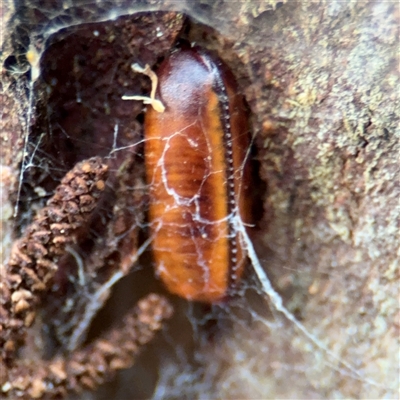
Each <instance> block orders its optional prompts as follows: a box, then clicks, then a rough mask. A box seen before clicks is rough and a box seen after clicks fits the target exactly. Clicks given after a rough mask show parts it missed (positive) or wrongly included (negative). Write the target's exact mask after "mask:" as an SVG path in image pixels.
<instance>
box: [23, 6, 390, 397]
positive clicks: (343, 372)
mask: <svg viewBox="0 0 400 400" xmlns="http://www.w3.org/2000/svg"><path fill="white" fill-rule="evenodd" d="M188 7H189V8H188ZM155 8H157V6H148V5H143V6H142V7H139V6H126V5H124V6H119V5H118V4H116V3H114V5H113V6H110V5H109V6H104V5H103V6H102V7H99V8H98V9H96V8H95V6H93V9H91V10H90V11H91V12H90V13H89V12H88V13H85V15H84V16H83V17H78V16H77V15H76V14H75V12H76V11H77V10H78V9H81V8H79V4H78V3H76V7H71V9H70V10H69V11H70V15H68V9H66V10H65V11H64V15H62V14H58V12H57V11H56V10H54V11H53V12H50V11H48V12H47V23H45V24H39V25H38V27H37V30H36V31H33V32H31V33H30V40H31V45H30V46H29V47H28V49H27V50H28V54H27V57H26V58H27V60H28V62H29V64H30V67H31V80H30V82H29V83H28V85H27V87H26V89H27V93H28V96H27V100H26V104H27V107H26V112H25V116H24V118H25V129H24V146H23V162H22V168H21V175H20V177H19V186H18V193H17V203H16V204H17V206H16V207H17V208H16V210H15V213H16V214H18V213H19V212H21V210H19V209H18V205H19V204H20V203H21V200H24V199H25V197H23V196H27V195H25V194H24V193H25V192H24V185H26V182H27V181H29V180H30V179H31V180H37V179H38V176H39V177H40V182H41V183H40V184H39V185H37V186H36V187H35V188H34V192H32V191H31V192H29V190H28V192H29V193H31V194H30V198H29V201H30V204H31V207H30V208H31V209H34V208H35V207H39V206H40V204H43V200H42V201H38V198H37V197H36V198H35V197H34V196H33V194H32V193H36V195H37V196H38V197H43V198H46V197H48V196H49V195H50V193H51V191H52V189H54V185H55V182H56V181H57V179H58V177H59V176H62V175H63V174H65V173H66V172H67V171H68V170H69V168H70V167H71V166H72V165H73V164H74V163H75V162H76V161H77V160H78V159H81V158H85V157H88V156H89V155H91V154H92V153H93V152H97V153H98V152H100V153H101V155H102V156H103V157H105V158H109V159H110V160H111V161H110V162H111V165H112V166H113V168H114V172H115V174H116V176H117V175H118V174H117V172H118V171H119V170H120V168H121V165H122V164H123V163H124V161H126V159H127V158H126V157H128V159H130V160H132V159H134V160H135V161H138V159H139V160H140V157H141V155H140V151H141V150H142V148H143V139H141V136H140V135H141V122H142V121H141V118H142V117H141V116H140V115H141V110H142V105H141V104H139V103H138V102H126V103H125V105H120V103H118V101H117V100H115V99H117V98H118V99H121V97H122V96H121V95H123V94H126V93H127V92H128V91H129V89H130V88H132V87H134V90H133V91H135V90H137V88H140V90H141V92H142V93H141V94H143V93H144V94H145V93H146V92H148V89H149V88H148V87H147V86H146V83H144V85H145V86H144V87H143V83H141V82H142V81H140V79H141V78H138V77H137V78H136V79H137V81H136V86H134V85H133V86H131V85H129V87H127V86H126V85H125V84H126V80H125V78H126V76H127V75H128V73H129V72H128V71H130V68H129V67H130V62H131V61H132V60H131V59H126V60H125V62H124V63H119V64H117V65H115V66H114V67H113V68H111V69H110V68H109V65H107V66H106V67H105V69H104V70H105V71H106V74H105V77H104V82H102V84H100V85H99V88H103V87H104V85H105V82H107V84H109V85H110V87H112V86H114V85H115V83H116V82H118V79H120V78H121V77H122V78H123V79H122V81H123V83H122V84H119V89H118V91H117V92H115V94H111V89H110V91H109V92H107V94H106V95H104V97H102V98H100V100H99V101H101V103H102V105H101V106H98V105H94V104H93V103H92V102H91V96H92V95H93V92H92V91H90V90H87V85H88V82H87V81H86V80H85V78H84V73H85V72H86V71H87V70H85V65H84V64H85V60H84V59H83V58H82V57H81V56H82V54H83V53H82V51H81V54H78V53H79V50H77V51H76V53H77V54H76V55H75V56H74V62H73V66H72V70H73V71H74V73H73V74H71V75H70V76H69V78H68V79H66V80H65V81H63V82H53V81H52V79H55V80H56V81H57V79H59V75H57V74H53V75H52V72H49V71H51V69H52V68H53V70H56V71H57V69H59V70H60V71H63V69H62V67H61V66H60V64H61V63H62V61H63V60H65V58H63V56H62V53H61V50H60V49H62V46H61V45H60V43H64V44H65V43H68V41H69V40H70V36H72V35H78V36H79V35H81V39H80V40H82V41H84V40H85V35H86V34H87V32H88V30H90V31H91V32H92V35H93V38H94V39H96V38H102V35H103V36H104V35H105V34H106V33H105V31H103V30H102V29H100V28H101V25H96V26H95V25H93V26H90V28H89V29H88V27H87V25H84V23H88V22H93V23H94V22H95V23H96V24H98V23H100V22H101V21H104V23H106V24H113V23H115V20H117V17H119V16H121V15H130V14H136V13H137V12H138V11H152V10H153V9H155ZM174 10H176V11H179V10H185V11H186V12H188V13H189V15H191V16H192V17H194V18H196V19H197V20H198V21H203V20H204V19H205V18H204V16H203V13H202V11H201V9H197V8H196V7H195V6H193V8H192V10H191V11H190V6H189V5H187V4H183V2H182V4H180V5H176V4H175V6H174ZM67 21H69V22H67ZM113 21H114V22H113ZM218 22H220V21H218ZM82 26H84V28H83V29H81V28H82ZM98 26H99V27H100V28H99V29H98ZM211 26H212V27H213V28H218V29H219V31H220V32H223V33H225V34H227V32H228V28H227V27H226V25H223V26H217V22H216V21H213V22H212V23H211ZM65 28H71V30H70V31H68V30H67V29H65ZM60 31H61V32H60ZM57 32H60V33H59V34H58V36H57V38H56V39H54V37H51V35H52V34H54V33H57ZM77 32H78V33H77ZM158 32H161V33H162V29H161V30H159V31H158ZM38 38H40V40H39V39H38ZM49 38H50V39H51V40H50V39H49ZM47 40H49V41H48V42H47ZM74 40H76V39H74ZM71 42H73V40H71ZM69 51H70V52H72V50H71V49H70V50H69ZM70 54H72V53H70ZM57 57H58V58H59V60H57ZM85 57H88V58H89V57H95V55H94V54H92V53H90V52H88V54H86V55H85ZM99 60H100V61H101V57H100V58H99V59H98V60H97V61H96V62H98V61H99ZM50 63H53V65H52V67H51V68H50V67H49V65H50ZM119 68H122V69H124V71H125V75H121V74H119V72H118V69H119ZM22 71H23V68H22ZM99 75H100V74H99ZM41 79H42V81H41ZM97 79H99V77H97ZM43 82H44V83H43ZM139 82H140V83H139ZM119 83H120V82H119ZM60 85H64V86H66V85H71V86H72V87H73V90H72V91H69V92H68V93H71V92H74V96H73V97H72V98H68V102H69V103H68V104H71V108H70V109H71V110H73V112H76V105H82V106H83V108H84V109H85V110H84V112H80V113H78V114H76V115H74V120H76V123H77V124H79V123H83V124H85V122H83V121H84V118H85V117H87V119H88V120H89V121H90V123H91V124H95V123H94V122H93V121H94V120H95V119H96V118H99V119H100V122H98V125H96V126H95V128H94V129H93V127H92V129H93V130H95V129H98V128H99V125H100V124H101V121H104V119H103V117H102V116H101V115H104V113H105V114H107V113H108V112H109V110H111V109H112V108H113V107H117V103H118V107H120V114H118V115H112V117H111V118H110V122H108V123H107V124H106V125H105V126H104V129H103V128H102V129H99V130H100V131H101V135H100V134H97V136H96V137H95V139H93V136H91V134H90V133H88V134H85V135H83V136H80V133H81V132H83V131H84V129H79V130H76V131H74V132H72V131H71V130H68V129H67V128H66V127H68V128H71V127H72V126H73V125H72V124H71V122H70V121H68V123H67V122H65V121H66V120H64V121H63V122H60V120H59V119H58V117H59V115H60V112H59V108H58V107H64V108H63V110H65V104H62V105H60V103H57V100H55V98H56V96H58V94H59V93H58V91H59V90H60ZM49 87H51V90H48V91H52V93H50V94H48V93H47V94H46V88H47V89H48V88H49ZM68 93H67V95H66V94H65V93H61V95H64V96H67V97H68ZM135 94H136V93H135ZM43 99H44V100H46V101H43ZM46 102H47V104H46ZM127 103H128V104H129V105H128V104H127ZM133 103H135V104H133ZM49 104H50V106H49ZM129 108H132V109H133V110H134V111H133V114H135V115H137V117H135V119H134V121H133V122H131V124H127V123H126V118H127V115H128V113H129V112H130V111H128V109H129ZM38 115H42V116H44V117H43V118H38V117H37V116H38ZM99 116H100V117H99ZM37 120H39V123H38V122H37ZM38 125H39V128H37V127H38ZM44 125H46V129H44ZM32 126H34V129H33V130H32ZM88 130H90V127H89V128H88ZM44 131H45V133H43V132H44ZM32 132H33V134H32ZM104 132H105V133H106V134H107V137H108V138H107V139H106V140H103V138H102V135H103V133H104ZM131 132H135V133H134V134H132V133H131ZM49 138H50V140H56V141H59V143H57V144H56V145H52V144H50V145H49ZM132 138H133V141H132V140H131V139H132ZM93 140H95V141H98V142H97V143H95V144H93ZM60 143H61V144H60ZM71 144H72V149H73V150H72V151H75V152H77V154H76V155H75V156H72V157H70V156H69V149H68V146H69V145H71ZM59 153H61V154H63V155H62V156H61V158H59V157H58V154H59ZM120 154H124V156H123V157H122V158H119V155H120ZM67 155H68V156H67ZM249 156H251V155H250V154H249ZM113 160H114V163H113ZM31 170H32V171H33V172H32V175H30V171H31ZM138 171H139V172H140V171H141V170H140V169H139V170H138ZM138 171H134V174H139V172H138ZM52 174H54V175H55V177H56V178H55V179H54V181H55V182H54V181H53V180H51V179H49V178H48V176H49V175H52ZM141 184H143V182H142V181H141V180H140V177H139V179H138V180H137V181H136V186H135V184H133V183H132V188H131V193H134V192H137V191H138V192H140V190H144V192H145V191H146V190H147V189H148V187H146V186H142V187H140V185H141ZM143 185H144V184H143ZM144 198H145V197H144ZM139 203H140V204H141V205H142V206H143V207H144V208H146V202H145V201H144V200H141V201H140V202H139ZM26 209H27V208H26V207H25V208H24V211H26ZM104 210H106V211H107V212H110V209H107V208H106V207H105V206H104ZM144 211H146V210H144ZM135 212H136V210H131V213H130V215H133V214H134V213H135ZM138 212H141V213H143V210H139V211H138ZM26 218H28V217H26ZM234 225H235V229H236V231H238V232H240V234H241V239H242V241H243V244H244V248H245V249H246V251H247V254H248V257H249V260H250V261H249V266H248V268H247V270H246V276H245V277H244V279H243V282H242V283H241V285H240V286H239V287H238V288H237V293H235V296H233V299H232V300H231V301H230V302H229V303H226V304H223V305H213V306H210V307H206V306H202V305H199V304H192V303H190V302H186V301H184V300H180V299H175V298H172V301H173V302H174V306H175V317H174V320H173V321H172V322H171V325H169V326H167V327H166V329H165V330H164V332H163V333H162V335H161V336H162V337H161V338H160V339H159V340H158V342H157V343H155V344H154V346H153V348H150V349H149V350H148V351H147V352H146V353H144V356H143V357H142V358H141V359H139V367H136V368H134V369H133V370H131V371H125V372H123V373H122V374H121V376H120V377H119V378H118V379H119V381H118V382H117V384H114V386H109V387H107V388H105V389H104V391H103V392H102V391H100V393H99V394H98V397H94V398H106V397H107V395H110V393H112V394H113V397H114V398H124V396H127V395H128V394H130V395H131V396H132V398H135V397H136V398H140V397H141V396H143V395H144V394H145V395H146V396H149V394H150V395H151V393H153V394H152V397H153V398H154V399H162V398H217V397H218V398H223V397H226V398H265V397H268V396H269V395H270V393H273V394H272V395H271V396H276V397H279V396H280V395H281V396H287V397H288V396H291V397H293V398H296V397H297V398H298V397H313V398H323V397H324V393H325V392H324V391H325V390H326V388H327V387H330V385H331V384H332V382H335V383H336V384H338V385H339V384H340V383H341V382H342V380H345V381H346V380H349V381H350V382H352V383H353V384H355V385H357V384H358V382H363V384H365V385H366V386H367V387H374V388H376V390H377V391H380V390H381V391H382V392H384V391H385V390H388V391H390V388H388V387H387V386H386V385H385V384H381V383H380V382H376V381H374V379H373V378H372V377H371V376H368V375H366V374H364V372H363V368H362V367H361V366H359V365H356V364H354V363H353V362H350V361H349V358H352V357H351V354H347V353H346V350H345V348H344V347H339V348H338V349H336V348H333V347H332V343H334V341H332V338H329V337H325V333H324V329H325V328H326V329H328V328H329V327H328V326H326V327H324V326H318V325H315V326H313V323H306V322H305V323H304V324H303V323H302V322H301V321H300V318H301V317H302V312H301V311H300V312H299V309H298V307H300V308H301V305H302V304H303V302H302V300H297V301H296V300H293V301H292V302H291V300H292V299H293V298H295V295H293V296H288V295H287V294H286V293H284V295H280V294H279V293H278V291H277V290H276V289H274V287H275V285H277V286H278V287H280V288H285V287H286V288H287V287H289V286H291V285H286V284H285V283H282V282H279V275H275V276H274V274H272V276H273V283H271V280H270V279H269V278H268V275H267V273H266V271H267V270H269V268H268V263H269V260H268V258H267V257H262V256H261V257H260V256H259V255H258V253H261V254H262V255H266V254H268V251H265V244H263V242H262V239H260V236H258V237H257V235H256V234H254V233H253V234H252V233H251V229H248V228H246V227H245V226H244V224H243V221H242V220H241V219H240V217H239V216H238V215H236V216H235V218H234ZM135 228H137V229H140V230H142V231H143V232H144V233H145V234H146V233H148V225H147V223H146V222H145V220H143V219H142V218H140V217H139V218H137V220H136V221H135ZM249 232H250V233H249ZM251 236H254V237H255V239H253V238H252V237H251ZM257 246H258V247H259V248H261V251H260V252H259V251H258V249H257ZM263 246H264V249H263ZM150 247H151V236H150V237H147V239H145V240H142V241H141V244H140V246H139V248H138V250H137V251H135V252H134V253H133V254H132V255H131V257H130V259H129V260H130V262H131V263H132V265H134V266H133V270H134V271H135V272H133V273H131V274H130V277H131V278H132V277H133V278H132V279H133V280H136V281H138V280H140V279H141V276H142V278H143V276H144V279H150V278H148V275H149V272H148V271H149V268H150V264H151V260H150V259H149V256H147V257H146V256H145V257H141V258H140V256H141V255H142V254H143V253H146V251H147V250H149V248H150ZM70 251H71V254H72V258H74V259H75V265H77V271H78V278H77V279H76V282H75V283H74V284H75V291H79V289H82V288H83V287H84V286H85V284H86V283H87V279H91V278H92V277H91V276H90V274H89V273H88V272H87V271H85V267H84V266H82V264H84V263H85V262H86V261H85V259H82V254H81V253H76V250H74V249H71V250H70ZM74 251H75V254H74ZM149 260H150V261H149ZM120 261H121V260H120ZM274 264H275V266H276V265H277V264H279V261H277V260H275V261H274ZM279 267H280V268H281V269H282V270H285V269H286V268H287V269H288V270H289V272H291V271H290V268H291V267H286V265H285V261H284V260H283V261H282V264H281V265H279ZM145 270H146V271H145ZM79 271H80V273H81V274H80V275H79ZM297 273H298V272H297ZM302 273H304V274H307V270H305V272H301V271H300V274H302ZM135 274H136V275H137V276H139V277H137V276H135ZM151 274H153V273H151ZM126 275H127V272H126V271H125V270H124V271H123V272H122V271H121V270H117V271H113V272H112V273H111V275H108V277H107V278H106V279H105V280H104V281H103V282H102V285H101V286H100V287H97V286H96V288H92V289H91V291H89V293H88V294H87V297H85V301H87V300H88V299H89V303H90V305H89V306H87V307H86V308H85V309H84V311H83V313H84V315H85V317H84V318H83V319H80V320H81V321H84V323H82V324H79V323H78V324H76V326H75V327H73V328H72V334H71V331H70V330H69V331H68V333H69V334H71V337H72V339H71V342H70V343H69V348H70V349H73V348H75V347H76V346H77V345H78V344H79V343H80V341H82V340H83V337H84V335H85V332H86V331H87V329H88V328H89V325H90V323H91V321H92V319H93V317H94V316H95V314H96V313H97V312H98V309H99V308H100V307H101V306H103V303H104V301H105V298H103V294H104V293H105V292H107V296H105V297H108V296H109V295H110V289H111V288H112V287H113V286H114V285H115V284H116V283H117V281H119V280H120V279H122V278H124V277H126ZM288 275H289V274H282V275H281V276H280V278H281V279H284V278H285V277H286V278H287V276H288ZM128 278H129V277H128ZM152 279H153V281H151V283H150V284H149V287H152V288H159V290H161V291H163V290H164V289H162V285H160V284H159V282H157V279H156V278H154V277H153V278H152ZM292 279H293V278H292ZM105 282H106V283H105ZM144 282H146V281H144ZM120 284H121V285H120V286H118V285H119V284H117V285H116V287H117V289H116V290H120V291H121V292H123V293H124V295H126V293H129V289H127V287H126V285H127V283H125V284H124V283H122V282H120ZM136 285H137V283H136ZM143 285H146V283H139V286H143ZM139 292H140V290H139ZM282 292H284V290H282ZM164 293H165V291H164ZM135 296H136V295H135ZM135 296H133V297H135ZM285 296H286V297H285ZM300 296H301V295H300ZM120 297H121V296H120ZM100 298H101V301H100V300H98V299H100ZM116 299H117V300H114V304H113V307H114V308H115V307H118V304H116V303H118V302H119V301H120V298H119V297H118V296H117V297H116ZM299 303H300V306H299V305H298V304H299ZM122 309H123V307H122ZM297 314H299V315H297ZM314 323H316V321H314ZM276 332H278V333H276ZM341 352H344V354H341ZM350 353H351V352H350ZM146 357H148V359H149V360H150V361H148V360H146V359H145V358H146ZM140 368H141V369H142V372H138V370H139V369H140ZM143 371H144V372H143ZM146 374H149V375H148V376H147V378H146ZM132 377H134V378H136V379H137V381H136V382H140V381H141V380H143V379H144V380H147V381H148V382H151V383H152V385H149V384H148V385H147V386H146V384H143V385H140V384H139V383H137V384H134V385H133V386H135V387H134V388H130V386H132V385H131V381H132ZM288 377H291V379H293V381H295V382H296V384H295V385H294V386H293V388H292V389H288V388H287V387H286V386H287V380H288ZM349 378H350V379H349ZM148 386H150V388H149V387H148ZM277 388H278V389H277ZM279 388H281V389H279ZM280 390H281V391H280ZM374 390H375V389H374ZM101 392H102V393H101ZM350 392H351V391H350ZM94 396H96V395H94Z"/></svg>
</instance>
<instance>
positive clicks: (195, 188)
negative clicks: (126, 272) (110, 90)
mask: <svg viewBox="0 0 400 400" xmlns="http://www.w3.org/2000/svg"><path fill="white" fill-rule="evenodd" d="M157 75H158V78H159V85H158V88H157V94H156V97H157V98H158V99H160V100H161V101H162V103H163V104H164V105H165V107H166V108H165V112H163V113H159V112H156V111H154V110H153V109H152V108H151V107H149V108H148V110H147V113H146V117H145V164H146V173H147V181H148V184H149V197H150V205H149V220H150V228H151V235H152V238H153V241H152V246H153V255H154V261H155V264H156V270H157V273H158V274H159V276H160V277H161V279H162V281H163V282H164V284H165V285H166V287H167V288H168V290H169V291H170V292H172V293H175V294H177V295H179V296H181V297H184V298H186V299H188V300H196V301H202V302H207V303H214V302H218V301H221V300H224V299H225V298H226V297H227V296H228V294H229V290H230V289H231V288H232V287H233V286H235V285H236V283H237V282H238V280H239V279H240V277H241V275H242V272H243V269H244V266H245V262H246V254H245V251H244V249H243V245H242V239H241V236H240V233H239V232H237V231H236V230H235V226H234V224H233V222H234V219H235V218H237V217H238V215H240V218H241V219H242V221H243V222H245V223H246V222H250V221H249V219H250V218H249V217H250V215H249V214H250V207H249V200H248V193H247V192H248V186H249V180H250V176H249V169H248V166H247V163H246V160H245V158H246V155H247V152H248V148H249V132H248V123H247V115H246V109H245V107H244V103H243V98H242V96H241V95H240V94H238V91H237V86H236V83H235V80H234V78H233V75H232V74H231V73H230V71H229V70H227V68H226V67H225V66H224V65H223V64H222V63H221V62H220V61H219V60H216V59H215V58H213V57H212V56H211V55H209V54H208V53H206V52H205V51H204V50H201V49H198V48H192V49H186V50H180V51H177V52H175V53H173V54H171V55H170V57H169V58H167V59H166V60H165V61H164V62H163V63H162V64H161V66H160V68H159V70H158V71H157Z"/></svg>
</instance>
